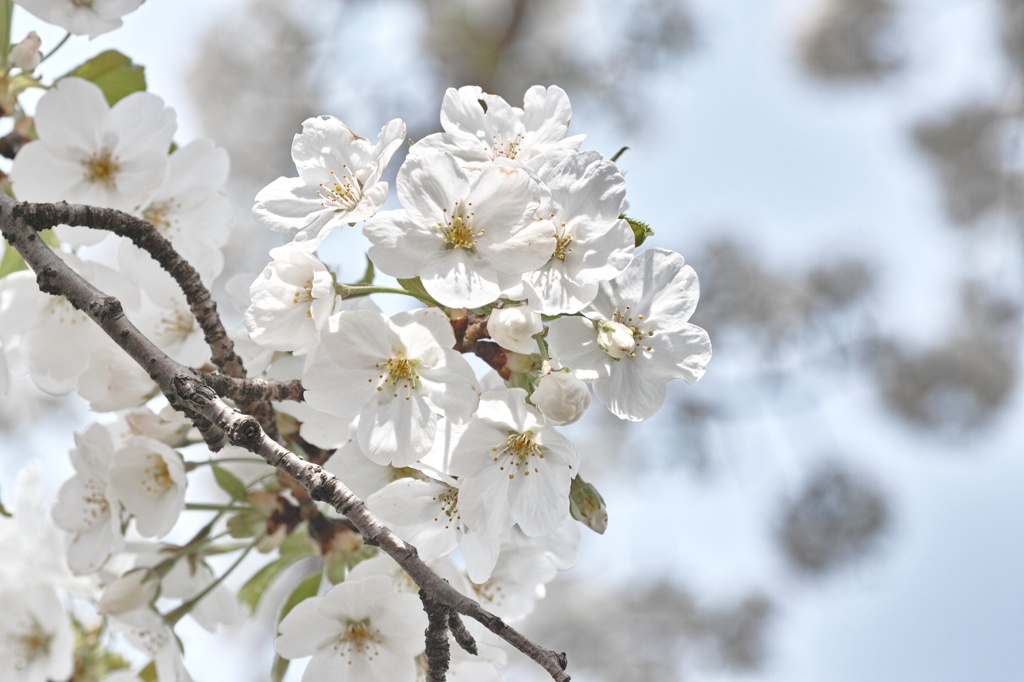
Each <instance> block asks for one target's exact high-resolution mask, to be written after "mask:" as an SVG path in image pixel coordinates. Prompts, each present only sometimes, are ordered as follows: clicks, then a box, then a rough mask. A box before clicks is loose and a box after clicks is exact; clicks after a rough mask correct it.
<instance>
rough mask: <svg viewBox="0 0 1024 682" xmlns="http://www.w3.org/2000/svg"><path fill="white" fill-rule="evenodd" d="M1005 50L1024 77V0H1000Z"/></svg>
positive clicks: (1008, 57)
mask: <svg viewBox="0 0 1024 682" xmlns="http://www.w3.org/2000/svg"><path fill="white" fill-rule="evenodd" d="M999 9H1000V15H1001V16H1000V17H999V26H1000V38H1001V45H1002V48H1003V52H1005V53H1006V58H1007V60H1008V61H1009V63H1010V66H1011V68H1013V69H1014V70H1015V71H1016V72H1017V76H1018V78H1024V0H999Z"/></svg>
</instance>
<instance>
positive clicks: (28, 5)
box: [17, 0, 144, 38]
mask: <svg viewBox="0 0 1024 682" xmlns="http://www.w3.org/2000/svg"><path fill="white" fill-rule="evenodd" d="M143 1H144V0H88V1H87V2H86V1H83V0H17V3H18V4H19V5H21V6H22V7H24V8H25V9H26V10H28V11H29V12H31V13H32V14H34V15H35V16H37V17H38V18H40V19H42V20H43V21H45V22H47V23H50V24H55V25H57V26H60V27H61V28H63V29H64V30H66V31H68V32H70V33H74V34H75V35H78V36H81V35H86V36H89V37H90V38H95V37H96V36H98V35H100V34H103V33H108V32H110V31H113V30H114V29H115V28H119V27H120V26H121V17H123V16H124V15H126V14H128V13H129V12H134V11H135V10H136V9H138V7H139V5H141V4H142V3H143Z"/></svg>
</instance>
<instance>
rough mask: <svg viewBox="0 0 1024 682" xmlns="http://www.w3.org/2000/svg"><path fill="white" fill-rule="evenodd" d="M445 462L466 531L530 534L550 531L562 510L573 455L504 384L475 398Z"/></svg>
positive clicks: (575, 461)
mask: <svg viewBox="0 0 1024 682" xmlns="http://www.w3.org/2000/svg"><path fill="white" fill-rule="evenodd" d="M445 464H446V469H445V470H446V471H447V472H449V473H451V474H452V475H455V476H458V477H459V480H460V485H459V510H460V513H461V515H462V519H463V520H464V521H465V522H466V523H467V524H468V525H469V527H470V528H475V529H477V530H479V531H480V532H481V533H483V534H486V535H499V534H500V533H502V532H504V531H506V530H508V529H509V528H511V527H512V526H513V525H514V524H516V523H518V524H519V527H520V528H522V529H523V532H524V533H526V534H527V535H531V536H534V535H544V534H547V533H550V532H552V531H553V530H554V529H555V528H557V527H558V525H559V524H560V523H562V522H563V521H564V520H565V519H566V517H567V516H568V515H569V484H570V482H571V481H572V477H573V476H574V475H575V474H576V469H577V467H578V466H579V456H578V455H577V453H576V448H575V447H574V446H573V444H572V442H570V441H569V440H568V439H567V438H566V437H565V436H563V435H562V434H560V433H558V432H557V431H555V429H554V428H552V427H551V426H550V425H548V423H547V422H546V421H545V419H544V417H543V416H542V415H541V414H540V412H538V411H537V410H536V409H534V408H533V407H530V406H529V405H528V404H527V403H526V391H524V390H522V389H520V388H512V389H498V390H494V391H488V392H487V393H484V395H483V396H481V398H480V407H479V408H478V409H477V413H476V416H475V417H474V418H473V420H472V421H471V422H470V423H469V425H468V426H467V427H466V429H465V431H463V432H462V433H461V435H459V436H458V440H457V441H456V442H455V444H454V446H453V448H452V450H451V453H450V455H449V456H448V461H447V462H446V463H445Z"/></svg>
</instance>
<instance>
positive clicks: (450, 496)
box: [433, 486, 462, 530]
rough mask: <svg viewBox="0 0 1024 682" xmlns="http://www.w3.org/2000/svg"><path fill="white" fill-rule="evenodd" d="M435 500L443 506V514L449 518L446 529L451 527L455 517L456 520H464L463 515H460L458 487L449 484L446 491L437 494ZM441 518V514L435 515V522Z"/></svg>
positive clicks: (445, 525)
mask: <svg viewBox="0 0 1024 682" xmlns="http://www.w3.org/2000/svg"><path fill="white" fill-rule="evenodd" d="M433 500H434V501H435V502H437V503H438V504H439V505H440V506H441V515H442V516H444V517H445V518H446V519H447V520H446V521H445V524H444V527H445V530H447V529H448V528H450V527H451V525H452V519H453V518H454V520H455V521H456V522H459V521H461V520H462V517H461V516H460V515H459V489H458V488H452V487H450V486H449V487H447V488H445V490H444V492H442V493H439V494H437V495H435V496H434V498H433ZM439 520H441V516H435V517H434V521H435V522H436V521H439Z"/></svg>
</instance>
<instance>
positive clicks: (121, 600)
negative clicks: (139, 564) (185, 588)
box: [97, 568, 160, 616]
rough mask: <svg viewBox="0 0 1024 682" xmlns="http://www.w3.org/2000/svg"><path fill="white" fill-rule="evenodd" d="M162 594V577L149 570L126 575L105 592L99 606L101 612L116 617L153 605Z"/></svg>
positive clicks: (134, 571)
mask: <svg viewBox="0 0 1024 682" xmlns="http://www.w3.org/2000/svg"><path fill="white" fill-rule="evenodd" d="M159 594H160V577H159V576H158V575H157V574H156V573H154V572H153V571H151V570H150V569H148V568H141V569H136V570H133V571H129V572H128V573H125V574H124V575H122V576H121V577H120V578H118V579H117V580H115V581H114V582H112V583H110V584H109V585H107V587H106V589H105V590H103V596H102V597H100V601H99V603H98V604H97V609H98V610H99V612H100V613H101V614H103V615H106V616H116V615H117V614H119V613H127V612H129V611H134V610H135V609H140V608H143V607H145V606H148V605H149V604H151V603H153V600H154V599H156V598H157V595H159Z"/></svg>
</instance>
